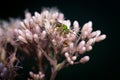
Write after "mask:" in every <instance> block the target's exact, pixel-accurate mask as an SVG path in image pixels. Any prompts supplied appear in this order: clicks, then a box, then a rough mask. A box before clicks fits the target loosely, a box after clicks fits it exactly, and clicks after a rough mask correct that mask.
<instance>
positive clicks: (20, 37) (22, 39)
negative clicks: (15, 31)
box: [18, 36, 27, 43]
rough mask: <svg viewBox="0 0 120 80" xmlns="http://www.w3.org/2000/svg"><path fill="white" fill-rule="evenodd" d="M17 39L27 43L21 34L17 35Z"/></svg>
mask: <svg viewBox="0 0 120 80" xmlns="http://www.w3.org/2000/svg"><path fill="white" fill-rule="evenodd" d="M18 40H20V41H22V42H24V43H27V40H26V39H25V38H23V37H22V36H18Z"/></svg>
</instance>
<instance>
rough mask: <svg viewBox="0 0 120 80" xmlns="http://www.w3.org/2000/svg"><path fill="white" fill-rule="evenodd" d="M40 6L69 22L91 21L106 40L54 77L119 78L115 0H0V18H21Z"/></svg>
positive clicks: (63, 79)
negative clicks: (86, 59) (55, 10)
mask: <svg viewBox="0 0 120 80" xmlns="http://www.w3.org/2000/svg"><path fill="white" fill-rule="evenodd" d="M43 7H57V8H58V9H59V10H60V12H63V13H64V14H65V17H66V19H70V20H71V21H72V22H73V21H74V20H78V21H79V23H80V26H82V25H83V24H84V23H86V22H88V21H89V20H91V21H92V22H93V28H94V30H97V29H100V30H101V31H102V33H105V34H106V35H107V38H106V40H104V41H102V42H100V43H96V45H94V48H93V50H92V51H91V52H88V53H86V54H87V55H89V56H90V57H91V59H90V61H89V62H88V63H86V64H80V65H74V66H70V67H69V68H65V69H63V70H61V71H60V72H58V75H57V77H56V80H83V79H85V80H88V79H89V80H92V79H94V80H98V79H101V80H103V79H105V78H107V80H108V79H112V80H119V79H117V78H120V74H119V73H120V66H119V64H120V61H119V57H120V53H119V37H120V35H119V27H120V22H119V19H120V18H119V17H120V16H119V15H120V14H119V10H120V8H119V2H116V1H115V0H114V1H109V0H106V2H105V1H101V0H100V1H98V0H96V1H85V0H80V1H79V0H10V1H9V0H8V1H7V0H1V1H0V19H2V20H9V18H10V17H12V18H24V11H25V10H26V9H28V10H29V11H30V12H31V13H32V14H33V13H34V12H35V11H38V12H41V9H42V8H43Z"/></svg>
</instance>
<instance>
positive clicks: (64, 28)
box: [53, 22, 79, 47]
mask: <svg viewBox="0 0 120 80" xmlns="http://www.w3.org/2000/svg"><path fill="white" fill-rule="evenodd" d="M55 30H56V31H58V32H59V33H60V35H61V36H63V37H64V36H66V34H69V33H73V32H72V31H71V30H70V29H68V27H67V25H65V24H63V23H60V22H56V23H55V26H54V28H53V31H55ZM73 34H74V35H75V36H77V37H79V36H78V35H77V34H75V33H73ZM63 46H64V47H67V46H69V41H68V40H65V41H64V42H63Z"/></svg>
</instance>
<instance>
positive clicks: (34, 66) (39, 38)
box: [0, 9, 106, 80]
mask: <svg viewBox="0 0 120 80" xmlns="http://www.w3.org/2000/svg"><path fill="white" fill-rule="evenodd" d="M0 30H1V31H0V36H2V35H3V32H2V31H3V29H1V28H0ZM6 38H7V42H6V43H7V46H8V43H9V44H10V46H11V47H12V48H13V49H12V50H9V53H10V55H9V57H12V60H10V61H7V64H11V67H12V68H14V67H16V66H18V67H19V69H20V68H23V69H24V68H26V65H25V63H24V62H26V63H27V64H28V67H31V68H30V69H29V70H28V73H29V78H28V80H31V79H34V80H44V79H46V78H47V74H49V73H51V76H50V77H49V79H50V80H54V79H55V76H56V74H57V72H58V71H59V70H61V69H62V68H64V67H66V66H68V65H73V64H79V63H86V62H87V61H89V59H90V58H89V56H84V57H83V58H80V60H78V59H79V57H80V56H81V54H84V53H85V52H87V51H91V50H92V48H93V45H94V44H95V42H100V41H102V40H104V39H105V38H106V35H105V34H102V35H101V31H100V30H97V31H93V28H92V21H89V22H87V23H85V24H84V25H83V27H82V28H80V25H79V23H78V21H76V20H75V21H74V22H73V25H72V23H71V21H70V20H66V19H65V18H64V14H63V13H60V12H58V11H57V10H53V9H44V10H43V11H42V12H41V13H38V12H35V13H34V16H32V15H31V14H30V13H29V12H26V14H25V19H24V20H22V21H20V20H19V21H18V23H17V24H14V25H12V27H9V28H7V37H6ZM3 39H4V38H3ZM3 39H2V41H3ZM1 43H2V42H1V41H0V44H1ZM0 46H1V45H0ZM8 47H9V46H8ZM1 48H4V47H1ZM6 50H8V49H6ZM7 52H8V51H5V49H4V53H5V54H7ZM2 53H3V52H2ZM0 55H1V54H0ZM13 56H14V57H13ZM9 57H8V58H9ZM1 58H2V57H1ZM1 58H0V59H1ZM9 59H10V58H9ZM14 63H15V64H14ZM20 63H21V64H22V66H21V65H18V64H20ZM11 67H10V69H11ZM49 67H50V69H49ZM8 68H9V67H8ZM36 70H37V71H36ZM16 71H17V70H16ZM0 73H1V72H0Z"/></svg>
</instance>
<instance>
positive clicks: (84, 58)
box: [80, 56, 90, 63]
mask: <svg viewBox="0 0 120 80" xmlns="http://www.w3.org/2000/svg"><path fill="white" fill-rule="evenodd" d="M89 59H90V57H89V56H84V57H83V58H81V59H80V63H86V62H87V61H89Z"/></svg>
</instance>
